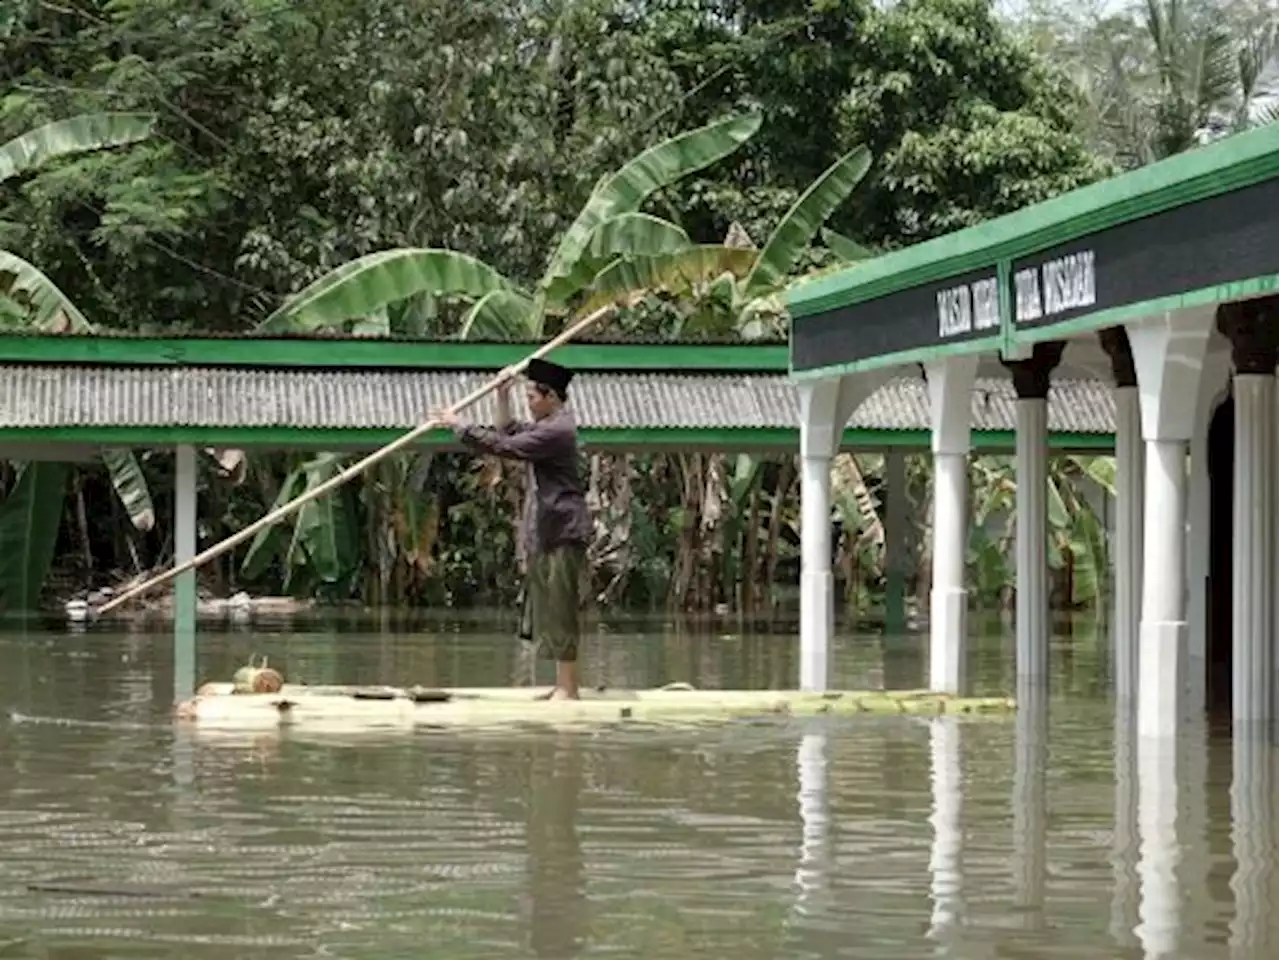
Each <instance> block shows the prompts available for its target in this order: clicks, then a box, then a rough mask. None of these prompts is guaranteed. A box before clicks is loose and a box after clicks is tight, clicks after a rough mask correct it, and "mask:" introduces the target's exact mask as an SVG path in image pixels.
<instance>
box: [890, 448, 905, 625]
mask: <svg viewBox="0 0 1280 960" xmlns="http://www.w3.org/2000/svg"><path fill="white" fill-rule="evenodd" d="M906 461H907V455H906V454H905V453H903V452H902V450H901V449H897V448H895V449H892V450H889V451H888V452H886V453H885V455H884V495H885V505H884V632H885V633H886V634H888V635H890V636H897V635H899V634H901V633H903V632H905V630H906V629H907V573H908V568H909V557H908V553H909V550H908V542H907V538H908V535H909V532H910V528H911V521H910V519H909V518H908V516H907V466H906Z"/></svg>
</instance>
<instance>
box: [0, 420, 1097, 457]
mask: <svg viewBox="0 0 1280 960" xmlns="http://www.w3.org/2000/svg"><path fill="white" fill-rule="evenodd" d="M405 432H406V431H403V430H394V429H392V430H388V429H382V428H379V429H369V430H342V429H324V430H303V429H294V428H290V427H148V426H137V427H0V445H2V444H4V443H27V444H31V443H41V444H64V445H67V446H77V447H175V446H180V445H183V444H190V445H192V446H201V447H237V448H244V447H257V448H259V449H264V448H265V449H285V448H296V447H306V448H311V449H315V450H327V449H343V448H347V447H352V446H362V447H365V446H367V447H370V448H374V447H381V446H385V445H386V444H388V443H390V442H391V441H393V440H395V439H397V438H399V437H402V436H404V434H405ZM578 434H579V438H580V440H581V442H582V443H583V445H584V446H590V447H606V448H607V447H615V448H624V449H625V448H630V449H636V448H642V447H653V448H661V447H688V448H700V449H713V448H715V449H722V450H735V449H742V448H744V447H745V448H749V449H760V448H778V449H779V450H788V449H790V450H798V449H799V445H800V430H799V429H798V428H794V427H758V428H732V427H729V428H725V427H715V428H710V427H709V428H701V427H639V428H630V429H613V430H610V429H603V428H592V427H586V428H583V429H581V430H579V431H578ZM971 436H972V442H973V446H974V448H975V449H977V450H983V449H1001V450H1003V449H1010V450H1011V449H1013V446H1014V432H1013V431H1012V430H974V431H973V432H972V435H971ZM929 437H930V434H929V431H928V430H870V429H859V428H850V429H848V430H846V431H845V433H844V439H843V441H842V443H843V445H844V446H846V447H857V448H861V449H877V448H879V449H885V448H890V447H913V448H920V449H927V448H928V446H929ZM453 445H454V440H453V436H452V434H451V433H449V432H448V431H445V430H436V431H432V432H431V433H429V434H426V435H425V436H424V437H423V441H422V446H427V447H442V446H453ZM1049 446H1050V447H1052V448H1054V449H1066V450H1111V449H1113V448H1114V446H1115V439H1114V437H1113V436H1112V435H1111V434H1109V433H1052V432H1051V433H1050V434H1049ZM2 452H3V451H2V448H0V453H2Z"/></svg>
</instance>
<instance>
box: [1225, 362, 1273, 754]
mask: <svg viewBox="0 0 1280 960" xmlns="http://www.w3.org/2000/svg"><path fill="white" fill-rule="evenodd" d="M1234 386H1235V468H1234V471H1233V480H1234V489H1233V491H1232V498H1233V500H1232V516H1231V520H1232V523H1231V525H1232V528H1233V531H1234V533H1235V538H1234V540H1233V541H1232V552H1231V666H1232V670H1231V717H1232V723H1233V726H1234V727H1235V728H1236V730H1237V732H1238V733H1239V732H1240V731H1242V730H1243V729H1244V728H1246V727H1248V728H1253V727H1256V728H1259V729H1271V728H1273V727H1274V726H1275V720H1276V519H1277V518H1276V495H1277V485H1276V455H1277V450H1276V377H1275V374H1274V373H1273V372H1268V373H1237V374H1236V376H1235V380H1234Z"/></svg>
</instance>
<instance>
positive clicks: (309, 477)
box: [286, 453, 360, 589]
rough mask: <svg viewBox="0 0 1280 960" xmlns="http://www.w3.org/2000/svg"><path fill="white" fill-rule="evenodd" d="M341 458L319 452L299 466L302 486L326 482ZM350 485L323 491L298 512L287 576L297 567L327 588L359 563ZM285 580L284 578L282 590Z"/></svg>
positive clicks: (358, 543) (306, 486)
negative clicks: (303, 567) (326, 491)
mask: <svg viewBox="0 0 1280 960" xmlns="http://www.w3.org/2000/svg"><path fill="white" fill-rule="evenodd" d="M342 460H343V457H342V455H341V454H336V453H322V454H320V455H319V456H317V457H315V458H313V459H312V460H310V461H309V462H308V463H307V464H305V465H304V467H303V476H304V478H305V484H304V489H306V490H310V489H312V488H314V487H318V486H320V484H322V483H325V482H327V481H328V480H330V479H332V478H333V477H334V476H336V475H337V474H338V472H339V471H341V469H342ZM351 496H352V488H351V487H350V486H347V487H344V488H341V489H339V490H335V491H334V492H332V493H326V494H325V495H324V496H323V497H320V498H318V499H316V500H312V501H311V502H309V503H307V504H306V505H304V506H303V508H302V509H301V510H299V511H298V515H297V519H296V520H295V522H294V536H293V544H292V545H291V547H290V554H291V555H290V556H289V558H288V560H289V565H290V578H291V577H292V573H293V571H294V570H296V569H297V568H298V567H300V566H305V567H306V568H307V570H306V572H307V573H308V574H310V575H311V576H312V577H313V578H314V579H316V580H319V581H320V582H321V583H323V584H325V585H326V586H329V587H335V586H337V585H339V584H341V583H342V582H343V581H345V580H346V579H347V578H348V577H349V576H350V575H351V573H352V571H354V570H355V568H356V565H357V563H358V562H359V559H360V557H359V550H360V541H359V532H358V530H357V529H356V525H355V517H354V515H353V511H352V502H351ZM287 584H288V580H286V589H287V588H288V587H287Z"/></svg>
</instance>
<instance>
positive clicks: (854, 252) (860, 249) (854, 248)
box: [822, 227, 875, 263]
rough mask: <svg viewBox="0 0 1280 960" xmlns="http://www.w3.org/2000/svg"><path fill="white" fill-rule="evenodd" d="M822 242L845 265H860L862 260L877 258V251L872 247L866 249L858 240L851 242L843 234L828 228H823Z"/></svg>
mask: <svg viewBox="0 0 1280 960" xmlns="http://www.w3.org/2000/svg"><path fill="white" fill-rule="evenodd" d="M822 242H823V243H825V244H826V245H827V249H828V250H830V251H831V252H832V253H834V254H835V255H836V256H837V257H839V258H840V259H841V260H843V261H845V263H858V262H859V261H861V260H870V259H871V258H872V257H874V256H875V251H874V250H872V249H871V248H870V247H864V246H863V245H862V244H860V243H858V242H857V241H856V240H850V239H849V238H848V237H846V236H845V235H844V234H842V233H836V232H835V231H834V230H830V229H828V228H826V227H823V228H822Z"/></svg>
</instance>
